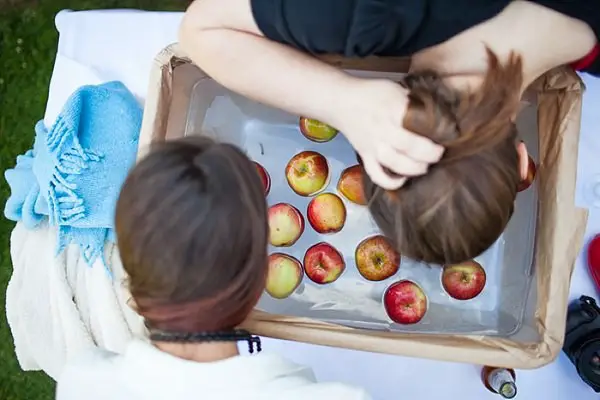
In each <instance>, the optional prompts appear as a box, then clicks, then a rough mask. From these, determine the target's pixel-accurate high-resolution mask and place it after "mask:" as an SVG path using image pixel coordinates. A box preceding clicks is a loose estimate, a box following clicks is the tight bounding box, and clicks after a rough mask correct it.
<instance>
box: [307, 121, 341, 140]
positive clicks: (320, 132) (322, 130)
mask: <svg viewBox="0 0 600 400" xmlns="http://www.w3.org/2000/svg"><path fill="white" fill-rule="evenodd" d="M300 132H302V134H303V135H304V136H305V137H306V138H307V139H308V140H312V141H313V142H318V143H323V142H329V141H330V140H331V139H333V138H334V137H335V136H336V135H337V133H338V131H337V129H335V128H333V127H331V126H329V125H327V124H324V123H322V122H321V121H317V120H316V119H310V118H305V117H300Z"/></svg>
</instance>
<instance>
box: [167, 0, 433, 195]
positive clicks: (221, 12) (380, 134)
mask: <svg viewBox="0 0 600 400" xmlns="http://www.w3.org/2000/svg"><path fill="white" fill-rule="evenodd" d="M250 1H251V0H195V1H194V3H193V4H192V5H191V6H190V8H189V9H188V11H187V12H186V15H185V17H184V20H183V22H182V25H181V30H180V35H179V37H180V43H181V45H182V47H183V49H184V51H185V52H186V53H187V55H188V56H189V57H190V58H191V59H192V61H193V62H194V63H195V64H196V65H198V66H199V67H200V68H202V69H203V70H204V71H205V72H206V73H207V74H209V75H210V76H211V77H212V78H213V79H214V80H216V81H217V82H219V83H220V84H222V85H223V86H225V87H227V88H229V89H231V90H233V91H235V92H237V93H240V94H242V95H244V96H246V97H249V98H251V99H254V100H256V101H259V102H261V103H264V104H267V105H270V106H273V107H277V108H280V109H283V110H285V111H287V112H289V113H292V114H295V115H302V116H306V117H310V118H315V119H318V120H320V121H323V122H325V123H327V124H329V125H332V126H334V127H336V128H337V129H339V130H341V131H342V132H343V133H344V135H345V136H346V138H347V139H348V140H349V141H350V143H351V144H352V145H353V146H354V148H355V149H356V151H357V152H358V153H359V154H360V156H361V158H362V160H363V165H364V167H365V170H366V172H367V173H368V174H369V175H370V177H371V179H372V180H373V181H374V182H375V183H377V184H378V185H379V186H382V187H384V188H386V189H395V188H397V187H399V186H400V185H402V183H403V182H404V180H405V179H404V178H402V177H398V176H392V175H390V174H388V173H386V172H385V170H384V168H383V167H387V168H388V169H390V170H391V171H393V172H394V173H396V174H397V175H400V176H415V175H421V174H424V173H425V172H426V171H427V168H428V165H429V164H430V163H433V162H436V161H438V160H439V158H440V157H441V155H442V152H443V149H442V148H441V147H440V146H438V145H436V144H434V143H433V142H432V141H430V140H429V139H426V138H425V137H423V136H419V135H416V134H414V133H412V132H408V131H407V130H405V129H404V128H403V127H402V121H403V118H404V114H405V112H406V107H407V104H408V100H407V93H406V90H405V89H403V88H401V87H400V86H399V85H397V84H396V83H394V82H391V81H386V80H372V79H360V78H356V77H352V76H351V75H349V74H347V73H345V72H343V71H341V70H339V69H337V68H335V67H333V66H330V65H328V64H326V63H324V62H322V61H320V60H317V59H315V58H313V57H312V56H310V55H307V54H304V53H302V52H300V51H298V50H296V49H294V48H292V47H290V46H285V45H282V44H280V43H277V42H275V41H271V40H269V39H267V38H265V37H264V35H263V34H262V33H261V32H260V29H259V28H258V26H257V24H256V22H255V21H254V16H253V13H252V8H251V7H252V6H251V3H250ZM289 1H290V3H288V4H287V6H291V5H293V6H295V7H305V6H306V4H309V3H308V2H306V3H305V1H307V0H289ZM292 1H297V3H291V2H292ZM315 1H317V0H313V2H312V3H311V4H313V5H314V4H318V3H315ZM322 1H324V0H322ZM340 4H342V3H340ZM329 5H330V6H331V7H333V8H331V9H333V10H335V6H336V5H335V4H333V3H329ZM306 7H307V6H306ZM331 9H330V10H331ZM352 11H354V10H352ZM302 23H303V24H305V26H304V27H305V28H310V27H311V26H310V25H311V24H314V22H313V21H312V20H311V18H308V19H305V20H304V21H303V22H302ZM344 32H345V31H344ZM338 33H339V32H338ZM330 34H331V32H329V33H327V32H324V33H320V35H321V38H320V39H327V36H328V35H330ZM342 40H343V38H342Z"/></svg>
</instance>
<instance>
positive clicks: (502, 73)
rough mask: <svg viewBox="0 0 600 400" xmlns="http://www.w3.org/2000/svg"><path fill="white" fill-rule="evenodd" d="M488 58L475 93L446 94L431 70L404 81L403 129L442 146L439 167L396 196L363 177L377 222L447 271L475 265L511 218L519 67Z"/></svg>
mask: <svg viewBox="0 0 600 400" xmlns="http://www.w3.org/2000/svg"><path fill="white" fill-rule="evenodd" d="M487 55H488V61H489V63H488V70H487V73H486V76H485V78H484V80H483V83H482V84H481V87H480V88H478V90H476V91H473V92H459V91H457V90H453V89H451V88H449V87H448V86H447V85H445V84H444V83H443V81H442V78H441V77H440V75H439V74H437V73H435V72H433V71H424V72H418V73H413V74H409V75H407V76H406V78H405V80H404V85H405V86H406V87H407V88H408V89H409V106H408V111H407V113H406V116H405V117H404V121H403V125H404V127H405V128H406V129H408V130H411V131H413V132H415V133H418V134H420V135H423V136H426V137H428V138H430V139H432V140H433V141H434V142H436V143H439V144H441V145H443V146H444V147H445V153H444V155H443V157H442V160H441V161H440V162H439V163H437V164H435V165H432V166H431V167H430V169H429V172H428V173H427V174H426V175H423V176H420V177H416V178H412V179H409V180H408V181H407V182H406V183H405V184H404V186H403V187H401V188H400V189H398V190H394V191H384V190H382V189H381V188H378V187H377V186H376V185H375V184H373V182H372V181H371V180H370V179H369V177H368V176H365V195H366V196H367V198H368V199H369V207H370V210H371V213H372V215H373V218H374V219H375V221H376V223H377V224H378V225H379V227H380V229H381V230H382V231H383V233H384V234H385V235H386V236H388V237H389V238H391V239H392V241H393V242H394V243H395V245H396V247H397V249H398V250H399V251H400V252H401V253H402V254H403V255H405V256H407V257H409V258H413V259H416V260H419V261H424V262H427V263H436V264H442V265H443V264H452V263H459V262H464V261H467V260H470V259H472V258H474V257H476V256H478V255H480V254H481V253H483V252H484V251H485V250H487V249H488V248H489V247H490V246H491V245H492V244H493V243H494V242H495V241H496V240H497V239H498V237H499V236H500V235H501V234H502V232H503V231H504V229H505V227H506V225H507V224H508V221H509V219H510V217H511V215H512V213H513V208H514V201H515V198H516V194H517V185H518V184H519V181H520V178H519V176H520V175H519V167H518V155H517V149H516V145H517V143H516V137H517V129H516V126H515V123H514V121H513V116H514V114H515V113H516V111H517V109H518V105H519V99H520V91H521V85H522V82H523V77H522V63H521V59H520V57H518V56H516V55H514V54H511V56H510V58H509V60H508V62H507V63H506V64H505V65H501V64H500V63H499V61H498V58H497V57H496V56H495V55H494V54H493V53H492V52H491V51H490V50H487ZM365 175H366V174H365Z"/></svg>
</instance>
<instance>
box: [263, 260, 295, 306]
mask: <svg viewBox="0 0 600 400" xmlns="http://www.w3.org/2000/svg"><path fill="white" fill-rule="evenodd" d="M302 275H304V271H303V270H302V264H300V261H298V260H296V259H295V258H294V257H292V256H289V255H287V254H283V253H273V254H271V255H270V256H269V270H268V274H267V285H266V291H267V293H269V295H270V296H271V297H273V298H275V299H285V298H286V297H288V296H290V295H291V294H292V293H294V290H296V288H297V287H298V285H300V282H302Z"/></svg>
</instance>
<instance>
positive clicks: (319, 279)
mask: <svg viewBox="0 0 600 400" xmlns="http://www.w3.org/2000/svg"><path fill="white" fill-rule="evenodd" d="M345 269H346V263H345V262H344V257H342V255H341V254H340V252H339V251H337V250H336V248H335V247H333V246H332V245H330V244H329V243H325V242H321V243H317V244H315V245H313V246H312V247H310V248H309V249H308V250H306V254H305V255H304V272H306V276H308V278H309V279H310V280H311V281H313V282H315V283H318V284H320V285H324V284H326V283H331V282H335V281H336V280H337V278H339V277H340V275H342V273H343V272H344V270H345Z"/></svg>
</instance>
